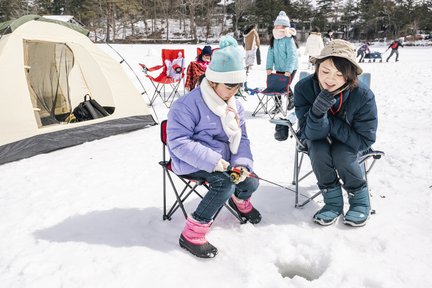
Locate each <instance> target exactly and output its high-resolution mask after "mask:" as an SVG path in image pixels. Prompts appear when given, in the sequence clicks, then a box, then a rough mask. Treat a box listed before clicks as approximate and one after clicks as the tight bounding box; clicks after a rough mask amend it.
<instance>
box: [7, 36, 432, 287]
mask: <svg viewBox="0 0 432 288" xmlns="http://www.w3.org/2000/svg"><path fill="white" fill-rule="evenodd" d="M99 46H100V47H101V49H103V50H104V51H106V52H108V53H110V54H111V55H113V57H114V58H116V59H119V57H118V55H116V54H115V53H114V52H113V51H112V50H111V49H109V48H108V47H106V46H104V45H99ZM201 46H203V45H200V47H201ZM113 47H114V48H115V49H116V50H117V51H118V52H120V53H121V54H122V55H123V57H124V58H125V59H126V60H127V62H128V63H129V64H130V65H131V67H133V69H134V70H135V72H136V73H138V77H139V79H140V80H141V81H142V83H143V85H144V86H145V87H146V89H147V91H148V92H149V93H151V92H152V91H153V90H154V89H153V86H152V85H151V83H150V82H149V80H148V79H146V78H145V77H144V76H143V74H142V73H141V71H140V67H139V66H138V63H145V64H147V65H149V66H150V65H156V64H160V63H161V59H160V56H159V55H160V50H161V49H162V47H164V48H179V47H181V48H184V49H186V51H185V54H186V59H187V61H191V60H192V59H193V58H194V57H195V53H196V52H195V51H196V47H197V46H194V45H184V46H178V45H163V46H162V45H113ZM303 49H304V47H301V48H300V50H299V54H300V65H301V66H300V70H301V71H305V70H307V64H306V59H307V58H306V56H305V55H303V54H302V52H303ZM385 49H386V47H385V46H371V50H372V51H378V52H384V51H385ZM266 51H267V47H266V46H263V47H262V53H263V59H264V60H265V55H266ZM431 52H432V49H431V48H423V47H404V48H401V49H400V58H399V60H400V61H399V62H394V58H393V59H392V60H391V61H390V62H389V63H385V62H384V63H367V62H366V63H361V66H362V67H363V69H364V71H365V72H369V73H371V75H372V82H371V89H372V90H373V92H374V93H375V96H376V102H377V106H378V114H379V115H378V117H379V127H378V134H377V142H376V143H375V144H374V146H373V147H374V148H375V149H378V150H382V151H384V152H385V153H386V156H385V157H384V158H383V159H381V160H379V161H378V162H377V163H376V164H375V166H374V168H373V170H372V172H371V174H370V175H369V186H370V192H371V203H372V207H373V209H375V211H376V213H375V214H374V215H372V216H371V217H370V219H369V221H368V223H367V225H366V226H364V227H362V228H351V227H348V226H346V225H344V224H343V221H342V219H339V220H338V221H337V222H336V223H335V224H333V225H331V226H329V227H322V226H319V225H317V224H315V223H313V222H312V216H313V214H314V213H315V212H316V211H317V210H318V209H319V208H320V207H322V205H323V202H322V198H321V197H317V198H316V199H315V200H314V201H312V202H310V203H309V204H307V205H306V206H305V207H304V208H303V209H296V208H294V196H295V195H294V193H292V192H291V191H289V190H286V189H283V188H280V187H278V186H275V185H272V184H270V183H266V182H263V181H262V182H261V184H260V187H259V189H258V191H257V192H256V193H255V194H254V196H253V198H252V203H253V205H254V206H255V207H256V208H257V209H258V210H259V211H260V212H261V214H262V216H263V220H262V222H261V223H259V224H258V225H255V226H254V225H251V224H244V225H240V224H239V223H238V221H237V220H236V219H235V218H234V217H233V216H232V215H231V214H229V213H228V212H227V211H225V210H222V212H221V214H220V215H219V216H218V218H217V219H216V220H215V222H214V224H213V226H212V230H211V232H210V233H209V234H208V237H207V238H208V240H209V241H210V242H211V243H212V244H213V245H215V246H216V247H217V248H218V249H219V254H218V255H217V256H216V258H214V259H199V258H196V257H194V256H192V255H191V254H189V253H188V252H187V251H185V250H183V249H181V248H180V247H179V246H178V237H179V235H180V233H181V231H182V229H183V226H184V218H183V215H182V214H181V213H176V214H175V215H174V216H173V218H172V220H171V221H163V220H162V169H161V167H160V166H159V165H158V162H159V161H160V160H161V157H162V148H161V147H162V146H161V143H160V134H159V133H160V132H159V129H160V127H159V125H156V126H153V127H149V128H146V129H142V130H138V131H134V132H131V133H126V134H121V135H116V136H111V137H108V138H105V139H101V140H97V141H93V142H88V143H84V144H82V145H78V146H75V147H70V148H66V149H62V150H58V151H55V152H51V153H48V154H41V155H38V156H34V157H31V158H28V159H23V160H20V161H16V162H12V163H7V164H3V165H1V166H0V211H2V213H1V217H0V235H1V237H0V283H1V284H0V286H1V287H14V288H22V287H26V288H27V287H31V288H39V287H40V288H42V287H43V288H49V287H65V288H69V287H80V288H82V287H91V288H95V287H103V288H110V287H128V288H134V287H185V288H186V287H187V288H190V287H209V288H211V287H236V288H238V287H248V288H255V287H266V288H267V287H272V288H279V287H281V288H282V287H284V288H285V287H296V288H306V287H307V288H317V287H323V288H327V287H344V288H350V287H353V288H360V287H368V288H387V287H391V288H403V287H420V288H423V287H425V288H426V287H432V279H431V275H430V267H431V266H432V260H431V259H432V244H431V243H432V242H431V240H430V237H431V233H432V224H431V222H429V219H430V211H431V197H430V195H431V192H432V177H431V176H432V175H431V174H432V161H431V160H432V152H431V149H430V139H432V129H431V127H432V117H431V116H430V109H431V107H432V92H431V91H432V82H431V81H430V79H431V78H432V70H431V69H430V67H431V65H432V53H431ZM388 53H389V52H388V51H387V54H385V56H387V55H388ZM263 62H264V63H265V61H263ZM125 68H126V71H127V73H128V75H129V76H130V78H131V81H133V82H134V83H135V84H136V85H137V87H139V83H138V81H137V80H136V78H135V76H134V75H133V74H132V73H130V70H129V71H128V70H127V67H126V66H125ZM309 71H310V70H309ZM297 81H298V78H297V77H296V78H295V79H294V84H295V82H297ZM248 85H249V87H263V86H265V67H264V65H260V66H257V65H255V66H254V67H253V69H252V71H251V73H250V75H249V77H248ZM144 97H145V99H146V101H147V102H148V98H147V96H144ZM239 101H241V103H242V104H243V105H244V107H245V110H246V121H247V128H248V133H249V137H250V140H251V148H252V152H253V154H254V160H255V165H254V166H255V171H256V173H257V174H258V175H259V176H260V177H262V178H264V179H267V180H270V181H273V182H276V183H278V184H280V185H282V186H287V187H292V186H291V180H292V174H293V169H292V168H293V156H294V140H293V139H290V138H289V139H288V140H286V141H284V142H278V141H276V140H274V138H273V133H274V125H273V124H271V123H270V122H269V117H268V115H265V114H258V115H257V116H255V117H253V116H252V115H251V114H252V111H253V110H254V108H255V106H256V105H257V103H258V101H257V99H256V98H255V97H254V96H247V97H246V100H243V99H239ZM167 112H168V109H167V108H166V107H165V106H164V105H163V104H162V103H161V101H160V100H158V101H156V103H155V105H154V112H153V113H155V114H156V115H157V119H158V121H161V120H163V119H165V118H166V115H167ZM156 115H155V118H156ZM305 165H306V166H308V165H309V161H308V160H305ZM300 189H301V190H300V192H301V193H302V194H304V195H312V194H313V193H314V192H316V191H317V187H316V179H314V177H313V176H311V177H309V178H307V179H306V180H304V182H303V183H301V187H300ZM344 199H345V204H346V205H345V210H346V209H347V208H348V200H347V197H346V195H345V196H344ZM169 200H170V201H173V195H172V194H169ZM198 202H199V201H198V199H197V198H196V197H191V198H190V199H189V200H188V201H187V203H186V209H187V210H188V212H189V213H192V212H193V211H194V209H195V207H196V206H197V204H198Z"/></svg>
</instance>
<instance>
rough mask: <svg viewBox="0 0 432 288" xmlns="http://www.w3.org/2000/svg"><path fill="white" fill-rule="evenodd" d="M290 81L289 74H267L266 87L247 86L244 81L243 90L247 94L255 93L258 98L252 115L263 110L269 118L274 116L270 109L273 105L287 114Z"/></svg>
mask: <svg viewBox="0 0 432 288" xmlns="http://www.w3.org/2000/svg"><path fill="white" fill-rule="evenodd" d="M290 82H291V81H290V77H289V76H285V75H283V74H270V75H268V76H267V87H266V88H265V89H261V88H249V87H248V86H247V83H245V91H246V92H247V93H248V94H249V95H256V96H257V99H258V105H257V106H256V108H255V109H254V112H253V113H252V116H255V115H256V114H257V113H258V112H260V111H263V112H264V114H268V115H269V116H270V117H271V118H274V115H272V114H271V113H270V111H271V110H272V109H274V108H275V107H280V109H281V113H282V114H283V115H287V111H288V104H289V100H288V94H289V92H288V91H289V84H290Z"/></svg>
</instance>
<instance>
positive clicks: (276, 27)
mask: <svg viewBox="0 0 432 288" xmlns="http://www.w3.org/2000/svg"><path fill="white" fill-rule="evenodd" d="M274 29H285V26H283V25H275V26H274Z"/></svg>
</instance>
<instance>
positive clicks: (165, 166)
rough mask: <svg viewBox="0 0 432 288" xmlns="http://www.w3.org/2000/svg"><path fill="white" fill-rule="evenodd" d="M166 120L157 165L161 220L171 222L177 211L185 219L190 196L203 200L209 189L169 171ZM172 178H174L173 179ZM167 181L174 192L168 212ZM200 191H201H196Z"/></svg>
mask: <svg viewBox="0 0 432 288" xmlns="http://www.w3.org/2000/svg"><path fill="white" fill-rule="evenodd" d="M167 123H168V122H167V120H164V121H162V123H161V141H162V161H160V162H159V165H161V166H162V170H163V217H162V218H163V220H171V217H172V215H173V214H174V213H175V212H176V211H177V210H178V208H180V209H181V211H182V212H183V215H184V217H185V219H187V212H186V209H185V207H184V202H185V201H186V200H187V199H188V197H189V196H190V195H191V194H196V195H197V196H198V197H200V198H201V199H202V198H203V194H204V193H205V192H207V190H208V189H209V186H208V184H207V183H206V182H205V181H204V179H193V178H190V177H187V176H183V175H177V174H175V173H174V172H173V171H172V169H171V159H170V157H169V155H168V154H167V132H166V128H167ZM173 176H174V177H173ZM175 178H178V179H179V180H180V181H175V180H174V179H175ZM167 179H168V180H169V183H170V184H171V186H170V187H171V189H172V191H173V192H174V196H175V200H174V202H173V204H172V205H171V207H170V208H169V210H168V211H167V189H168V185H167ZM177 185H181V187H182V188H181V189H178V188H177ZM198 189H200V190H201V191H198ZM224 207H225V208H226V209H228V211H229V212H231V214H233V215H234V217H236V218H237V220H239V222H240V223H241V224H243V223H246V221H245V220H243V219H242V218H241V217H240V216H239V215H238V214H237V212H236V211H234V210H233V209H232V208H231V207H230V206H228V205H227V204H224ZM220 210H221V209H219V210H218V212H217V213H216V215H215V216H214V217H213V219H216V216H217V215H218V214H219V212H220Z"/></svg>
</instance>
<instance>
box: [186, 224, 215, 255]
mask: <svg viewBox="0 0 432 288" xmlns="http://www.w3.org/2000/svg"><path fill="white" fill-rule="evenodd" d="M211 224H212V222H210V223H200V222H198V221H197V220H195V219H193V218H192V217H188V218H187V220H186V225H185V227H184V229H183V232H182V233H181V235H180V239H179V244H180V247H182V248H183V249H186V250H188V251H189V252H190V253H192V254H193V255H195V256H197V257H200V258H213V257H215V256H216V254H217V252H218V250H217V248H216V247H214V246H213V245H211V244H210V243H209V242H208V241H207V239H206V238H205V235H206V234H207V233H208V232H209V231H210V226H211Z"/></svg>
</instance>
